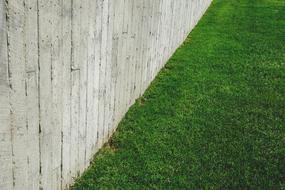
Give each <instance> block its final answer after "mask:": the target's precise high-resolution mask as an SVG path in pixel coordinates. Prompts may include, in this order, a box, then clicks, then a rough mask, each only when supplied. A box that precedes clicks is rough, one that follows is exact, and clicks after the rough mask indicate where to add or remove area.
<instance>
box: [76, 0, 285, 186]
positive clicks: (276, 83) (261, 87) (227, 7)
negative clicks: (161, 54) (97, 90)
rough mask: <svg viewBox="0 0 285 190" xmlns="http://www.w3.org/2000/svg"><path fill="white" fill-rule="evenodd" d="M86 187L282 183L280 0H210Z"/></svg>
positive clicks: (283, 17)
mask: <svg viewBox="0 0 285 190" xmlns="http://www.w3.org/2000/svg"><path fill="white" fill-rule="evenodd" d="M83 189H86V190H91V189H92V190H93V189H266V190H268V189H285V1H284V0H214V2H213V3H212V5H211V7H210V8H209V9H208V11H207V13H206V14H205V15H204V17H203V19H202V20H201V21H200V23H199V24H198V25H197V27H196V28H195V29H194V30H193V32H191V34H190V35H189V37H188V39H187V40H186V41H185V43H184V44H183V45H182V47H181V48H179V49H178V50H177V52H176V53H175V54H174V55H173V57H172V58H171V59H170V60H169V62H168V63H167V64H166V66H165V68H164V69H162V71H161V72H160V74H159V75H158V76H157V78H156V79H155V81H154V82H153V83H152V85H151V86H150V88H149V89H148V90H147V92H146V93H145V94H144V95H143V97H141V98H140V99H139V100H138V101H137V103H136V104H135V105H134V106H133V107H132V108H131V109H130V110H129V112H128V113H127V115H126V116H125V118H124V119H123V121H122V122H121V124H120V125H119V127H118V130H117V132H116V133H115V134H114V135H113V137H112V139H111V140H110V142H109V144H107V145H106V146H105V147H104V148H103V149H102V150H101V151H100V152H99V153H98V154H97V155H96V156H95V158H94V162H93V163H92V165H91V167H90V168H89V169H88V170H87V171H86V172H85V173H84V174H83V176H82V177H81V178H79V179H77V180H76V183H75V185H74V186H73V187H71V190H83Z"/></svg>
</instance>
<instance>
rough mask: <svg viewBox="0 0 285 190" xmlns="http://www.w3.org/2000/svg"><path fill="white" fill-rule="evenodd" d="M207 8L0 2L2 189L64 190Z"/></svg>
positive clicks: (136, 1) (188, 2) (149, 0)
mask: <svg viewBox="0 0 285 190" xmlns="http://www.w3.org/2000/svg"><path fill="white" fill-rule="evenodd" d="M210 3H211V0H0V31H1V33H0V189H1V190H6V189H7V190H10V189H17V190H18V189H19V190H34V189H37V190H38V189H42V190H56V189H64V188H65V187H66V186H67V185H68V184H71V183H72V181H73V178H74V177H76V176H78V175H79V174H81V173H82V172H83V171H84V169H86V167H88V165H89V162H90V159H91V158H92V156H93V155H94V154H95V153H96V151H98V149H99V148H100V147H101V146H102V145H103V143H104V142H106V141H107V140H108V138H109V137H110V135H111V134H112V133H113V131H114V130H115V128H116V126H117V125H118V123H119V122H120V120H121V119H122V117H123V116H124V114H125V113H126V112H127V110H128V108H129V107H130V106H131V105H132V104H133V103H134V101H135V99H136V98H138V97H139V96H140V95H141V94H142V93H143V92H144V91H145V89H146V88H147V87H148V85H149V84H150V82H151V81H152V80H153V79H154V77H155V76H156V74H157V73H158V71H159V70H160V69H161V68H162V67H163V65H164V64H165V63H166V61H167V60H168V58H169V57H170V56H171V55H172V54H173V52H174V51H175V49H176V48H177V47H178V46H179V45H180V44H181V43H182V42H183V40H184V39H185V38H186V36H187V34H188V33H189V32H190V31H191V29H193V27H194V26H195V24H196V23H197V22H198V20H199V19H200V17H201V16H202V15H203V13H204V12H205V10H206V9H207V7H208V6H209V4H210Z"/></svg>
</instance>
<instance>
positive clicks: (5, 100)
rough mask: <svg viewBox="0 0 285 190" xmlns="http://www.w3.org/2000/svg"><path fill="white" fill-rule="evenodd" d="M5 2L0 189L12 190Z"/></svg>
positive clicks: (0, 40)
mask: <svg viewBox="0 0 285 190" xmlns="http://www.w3.org/2000/svg"><path fill="white" fill-rule="evenodd" d="M6 11H7V9H6V6H5V2H4V1H3V0H2V1H0V122H1V127H0V171H1V172H0V189H3V190H9V189H13V173H12V142H11V123H10V103H9V91H10V86H9V73H8V70H9V66H8V47H7V44H8V43H7V35H8V26H7V20H6V14H7V12H6Z"/></svg>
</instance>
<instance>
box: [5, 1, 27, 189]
mask: <svg viewBox="0 0 285 190" xmlns="http://www.w3.org/2000/svg"><path fill="white" fill-rule="evenodd" d="M7 8H8V42H9V46H8V48H9V71H10V105H11V114H10V116H11V133H12V138H11V140H12V155H13V177H14V189H27V188H28V162H27V157H28V154H27V152H26V151H25V149H26V147H27V130H26V112H25V111H26V106H25V104H26V102H25V100H26V86H25V78H26V70H25V36H24V31H25V6H24V2H23V1H20V2H19V1H16V0H10V1H8V2H7Z"/></svg>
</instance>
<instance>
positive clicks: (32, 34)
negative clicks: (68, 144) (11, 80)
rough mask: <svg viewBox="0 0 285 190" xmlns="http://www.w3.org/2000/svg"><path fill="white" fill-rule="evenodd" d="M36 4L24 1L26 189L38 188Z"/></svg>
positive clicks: (33, 0)
mask: <svg viewBox="0 0 285 190" xmlns="http://www.w3.org/2000/svg"><path fill="white" fill-rule="evenodd" d="M37 6H38V4H37V1H36V0H26V1H25V12H26V13H25V28H24V30H25V64H26V82H25V83H26V84H25V85H26V128H27V148H26V151H27V154H28V157H27V162H28V189H31V190H33V189H39V180H40V147H39V139H40V137H39V118H40V117H39V89H38V88H39V80H38V78H39V69H38V68H39V65H38V16H37V11H38V7H37Z"/></svg>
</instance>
